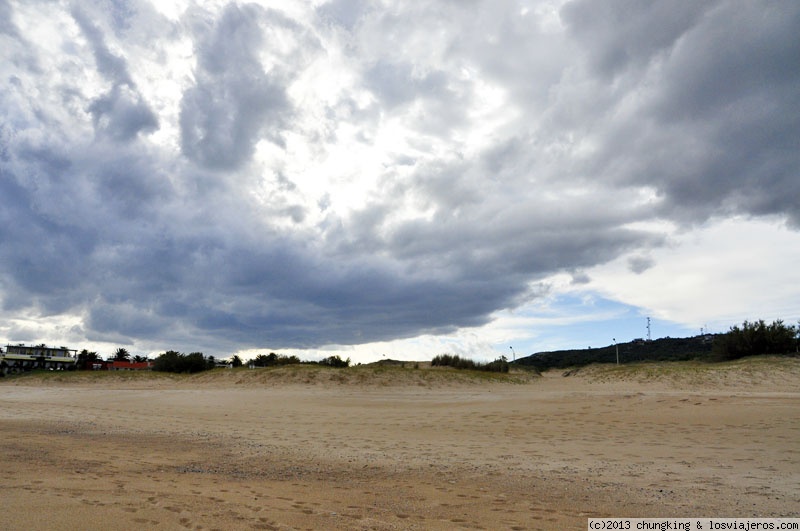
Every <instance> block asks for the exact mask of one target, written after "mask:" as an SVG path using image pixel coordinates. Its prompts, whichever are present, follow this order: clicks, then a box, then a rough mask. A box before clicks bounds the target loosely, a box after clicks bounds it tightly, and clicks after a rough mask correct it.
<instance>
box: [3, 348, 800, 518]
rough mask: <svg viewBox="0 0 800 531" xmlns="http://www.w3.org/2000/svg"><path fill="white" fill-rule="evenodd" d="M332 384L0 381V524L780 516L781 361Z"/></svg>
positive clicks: (786, 505) (793, 492)
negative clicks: (515, 378) (501, 378)
mask: <svg viewBox="0 0 800 531" xmlns="http://www.w3.org/2000/svg"><path fill="white" fill-rule="evenodd" d="M398 370H400V369H398ZM332 371H333V370H331V372H325V373H319V374H322V375H324V377H320V376H318V375H315V376H314V377H313V378H305V379H303V378H297V377H294V378H284V379H281V378H280V377H275V374H277V375H278V376H280V373H267V372H261V373H258V371H255V372H254V373H249V374H245V373H243V372H237V371H231V372H229V373H227V374H224V375H222V376H214V375H207V376H204V377H203V378H199V377H198V378H194V379H168V378H156V379H142V378H136V379H131V380H127V379H123V378H101V379H90V380H83V379H70V378H66V377H65V378H61V379H45V380H34V379H30V378H17V379H13V380H12V379H6V380H4V381H0V404H2V408H0V456H2V457H1V459H2V467H0V515H2V516H0V525H1V526H2V528H3V529H7V530H16V529H19V530H32V529H103V530H114V529H144V528H147V529H220V530H223V529H224V530H229V529H375V530H386V529H586V522H587V518H589V517H604V516H618V517H619V516H627V517H700V516H717V517H751V516H795V517H796V516H798V514H800V512H799V511H800V386H799V385H798V383H800V360H798V359H792V360H778V361H775V362H774V364H761V365H757V366H756V368H755V369H753V365H741V366H733V367H732V368H726V369H725V370H716V369H715V370H713V371H709V370H705V369H700V370H696V369H694V368H683V369H681V370H679V371H677V372H676V371H675V370H673V369H671V368H669V367H661V368H659V366H651V367H650V368H648V369H647V370H643V369H636V370H633V371H631V370H623V369H617V368H614V367H606V368H603V367H600V368H590V369H586V370H583V371H578V372H577V373H574V374H571V375H570V376H568V377H565V376H563V373H564V372H563V371H552V372H548V373H546V374H545V375H544V376H542V377H541V378H532V379H531V378H528V379H524V380H522V381H523V383H502V382H498V381H484V380H481V379H476V380H469V379H467V380H459V379H453V380H446V379H442V380H433V381H430V380H428V379H426V378H423V377H420V376H418V375H420V374H421V373H422V372H424V371H415V373H414V376H413V377H408V378H407V377H405V376H402V375H401V376H402V377H397V378H396V377H395V376H393V374H394V373H392V372H391V371H390V372H382V373H380V375H377V373H375V375H370V374H366V375H365V374H364V373H358V372H354V370H353V369H348V370H347V371H351V372H349V373H347V372H345V373H341V372H339V373H336V372H332ZM406 371H410V369H406ZM253 374H259V376H253ZM268 374H270V375H271V376H269V377H267V376H266V375H268ZM404 374H411V373H410V372H406V373H404Z"/></svg>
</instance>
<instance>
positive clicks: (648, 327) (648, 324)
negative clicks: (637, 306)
mask: <svg viewBox="0 0 800 531" xmlns="http://www.w3.org/2000/svg"><path fill="white" fill-rule="evenodd" d="M647 340H648V341H652V339H651V338H650V318H649V317H648V318H647Z"/></svg>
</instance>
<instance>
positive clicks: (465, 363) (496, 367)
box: [431, 354, 508, 372]
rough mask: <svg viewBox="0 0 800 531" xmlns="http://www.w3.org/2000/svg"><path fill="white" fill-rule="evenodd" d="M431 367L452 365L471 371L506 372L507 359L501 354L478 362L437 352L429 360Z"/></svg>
mask: <svg viewBox="0 0 800 531" xmlns="http://www.w3.org/2000/svg"><path fill="white" fill-rule="evenodd" d="M431 367H454V368H456V369H469V370H473V371H487V372H508V360H506V358H505V356H501V357H499V358H497V359H496V360H494V361H492V362H489V363H478V362H475V361H473V360H471V359H468V358H462V357H460V356H457V355H452V354H439V355H438V356H436V357H434V358H433V359H432V360H431Z"/></svg>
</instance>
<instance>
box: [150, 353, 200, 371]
mask: <svg viewBox="0 0 800 531" xmlns="http://www.w3.org/2000/svg"><path fill="white" fill-rule="evenodd" d="M213 367H214V362H213V361H211V362H209V360H206V358H205V357H204V356H203V353H202V352H192V353H191V354H181V353H180V352H176V351H174V350H168V351H167V352H165V353H164V354H161V355H160V356H159V357H157V358H156V360H155V362H154V363H153V370H154V371H161V372H180V373H184V372H187V373H194V372H201V371H204V370H206V369H210V368H213Z"/></svg>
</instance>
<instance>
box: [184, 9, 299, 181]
mask: <svg viewBox="0 0 800 531" xmlns="http://www.w3.org/2000/svg"><path fill="white" fill-rule="evenodd" d="M262 24H263V25H276V26H289V27H290V28H291V27H292V24H291V22H290V21H288V20H287V19H285V18H284V17H282V16H280V15H278V14H276V13H274V12H271V11H266V10H264V9H262V8H260V7H258V6H255V5H252V4H247V5H242V6H240V5H237V4H229V5H228V7H226V8H225V9H224V11H223V13H222V16H221V17H220V18H219V19H218V20H216V21H215V22H214V24H213V25H212V27H210V28H209V27H204V26H201V28H200V29H199V30H198V31H199V32H200V35H198V41H199V45H198V47H197V50H196V53H197V67H196V70H195V77H196V79H197V83H196V85H195V86H194V87H192V88H191V89H189V90H188V91H186V93H185V94H184V96H183V101H182V103H181V120H180V123H181V146H182V148H183V152H184V154H185V155H186V156H187V157H188V158H189V159H191V160H192V161H194V162H196V163H197V164H200V165H201V166H205V167H208V168H213V169H225V170H233V169H236V168H239V167H241V166H242V165H243V164H244V163H246V162H247V161H248V160H249V159H250V157H251V156H252V154H253V150H254V148H255V144H256V142H258V141H259V140H260V139H261V138H264V137H266V138H268V139H270V140H271V141H272V142H274V143H276V144H282V143H283V140H282V137H281V131H282V129H283V128H284V127H285V125H286V120H287V119H288V118H289V116H290V114H291V106H290V104H289V101H288V99H287V96H286V88H285V85H286V83H287V82H288V78H287V76H288V73H287V72H283V71H281V69H280V68H274V69H272V70H270V71H265V69H264V66H263V65H262V64H261V61H260V59H259V53H258V50H259V48H260V47H261V46H262V45H263V46H267V47H269V46H271V45H272V43H270V42H268V41H267V42H265V36H264V31H263V29H262Z"/></svg>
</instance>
